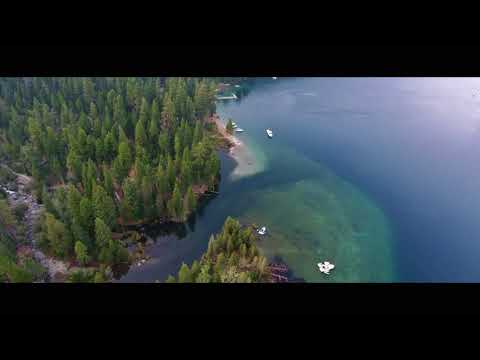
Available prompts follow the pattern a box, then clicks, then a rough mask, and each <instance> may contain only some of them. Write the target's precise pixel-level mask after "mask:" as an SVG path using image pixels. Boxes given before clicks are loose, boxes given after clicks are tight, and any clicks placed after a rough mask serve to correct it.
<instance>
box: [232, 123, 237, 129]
mask: <svg viewBox="0 0 480 360" xmlns="http://www.w3.org/2000/svg"><path fill="white" fill-rule="evenodd" d="M232 126H233V128H234V129H236V128H237V127H238V125H237V123H235V122H233V121H232Z"/></svg>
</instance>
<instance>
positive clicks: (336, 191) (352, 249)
mask: <svg viewBox="0 0 480 360" xmlns="http://www.w3.org/2000/svg"><path fill="white" fill-rule="evenodd" d="M219 111H220V113H222V114H223V115H224V116H226V115H227V114H228V108H226V109H225V108H220V109H219ZM242 136H243V134H242ZM239 137H240V136H239ZM242 140H243V141H244V142H245V143H246V144H247V147H248V151H249V152H251V153H253V154H254V155H255V158H258V159H261V165H260V166H258V164H257V166H254V167H255V168H256V170H257V171H256V172H253V174H249V173H246V174H245V175H244V176H242V177H238V176H237V177H233V178H232V182H233V185H232V186H235V185H234V183H235V181H240V179H241V180H242V181H243V182H244V184H242V185H239V186H238V192H239V194H238V197H237V199H236V201H235V203H234V204H231V205H232V207H235V209H237V211H234V212H235V213H236V214H235V215H236V216H237V217H238V218H239V219H240V221H241V222H243V223H256V224H258V225H261V226H263V225H264V226H266V227H267V229H268V236H265V237H264V238H263V240H261V242H260V243H259V246H260V248H261V249H262V251H263V252H264V254H265V255H267V256H268V257H270V258H274V257H280V258H281V259H282V260H283V261H285V262H286V263H287V264H288V265H289V267H290V268H291V269H292V270H293V272H294V274H295V276H296V277H300V278H303V279H304V280H306V281H309V282H323V281H345V282H357V281H378V282H388V281H392V280H393V265H392V254H391V244H392V239H391V232H390V228H389V224H388V222H387V219H386V217H385V216H384V214H383V212H382V211H381V210H380V209H379V208H378V207H377V206H376V205H375V203H374V202H373V201H372V200H371V199H369V198H368V197H367V196H365V195H364V194H362V193H361V192H360V191H358V190H357V189H356V188H355V187H353V186H352V185H351V184H349V183H348V182H346V181H344V180H342V179H341V178H340V177H338V176H336V175H335V174H334V173H333V172H332V171H330V170H329V169H328V168H327V167H325V166H323V165H322V164H320V163H318V162H314V161H311V160H309V159H308V158H306V157H304V156H303V155H302V154H300V153H298V152H296V151H295V150H294V149H292V148H289V147H286V146H284V144H282V143H281V141H280V143H275V142H274V141H275V140H276V138H275V137H274V139H272V140H273V141H269V140H268V139H263V138H261V139H259V143H257V142H256V141H255V139H254V138H253V137H248V135H247V136H244V137H243V138H242ZM265 158H266V159H267V161H265ZM243 167H248V166H247V165H246V164H245V163H244V162H240V163H239V164H238V165H237V169H236V170H238V169H239V168H243ZM238 172H239V173H241V171H238ZM324 260H329V261H330V262H333V263H335V265H336V269H335V270H334V271H332V272H331V274H330V275H328V276H326V275H324V274H322V273H320V272H319V271H318V267H317V265H316V264H317V263H318V262H320V261H324Z"/></svg>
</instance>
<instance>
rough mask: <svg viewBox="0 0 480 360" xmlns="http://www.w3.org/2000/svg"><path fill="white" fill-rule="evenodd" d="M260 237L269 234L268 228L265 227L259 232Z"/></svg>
mask: <svg viewBox="0 0 480 360" xmlns="http://www.w3.org/2000/svg"><path fill="white" fill-rule="evenodd" d="M257 233H258V235H265V234H266V233H267V228H266V227H265V226H264V227H262V228H261V229H260V230H258V231H257Z"/></svg>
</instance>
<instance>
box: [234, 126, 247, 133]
mask: <svg viewBox="0 0 480 360" xmlns="http://www.w3.org/2000/svg"><path fill="white" fill-rule="evenodd" d="M235 131H236V132H244V131H245V130H243V129H240V128H239V127H237V128H236V129H235Z"/></svg>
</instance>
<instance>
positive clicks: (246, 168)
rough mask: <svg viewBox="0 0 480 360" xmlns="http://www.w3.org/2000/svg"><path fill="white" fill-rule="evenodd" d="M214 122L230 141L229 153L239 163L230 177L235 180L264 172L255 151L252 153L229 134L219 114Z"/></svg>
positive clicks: (215, 116)
mask: <svg viewBox="0 0 480 360" xmlns="http://www.w3.org/2000/svg"><path fill="white" fill-rule="evenodd" d="M213 121H214V122H215V124H216V125H217V129H218V131H219V133H220V134H221V135H222V136H223V137H224V138H226V139H227V140H228V141H229V143H230V148H229V152H228V153H229V155H230V156H231V157H232V158H233V159H234V160H235V162H236V163H237V166H236V167H235V169H234V170H233V172H232V174H231V175H230V176H231V177H232V178H234V179H238V178H240V177H244V176H249V175H253V174H255V173H257V172H259V171H262V169H263V166H262V165H261V164H259V162H258V161H257V158H256V156H255V154H254V153H253V151H251V149H249V147H248V146H246V145H245V143H244V142H242V141H241V140H240V139H238V138H237V137H236V136H234V135H230V134H228V133H227V130H226V127H225V124H224V123H223V122H222V120H221V119H220V116H218V114H215V115H214V116H213Z"/></svg>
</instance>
